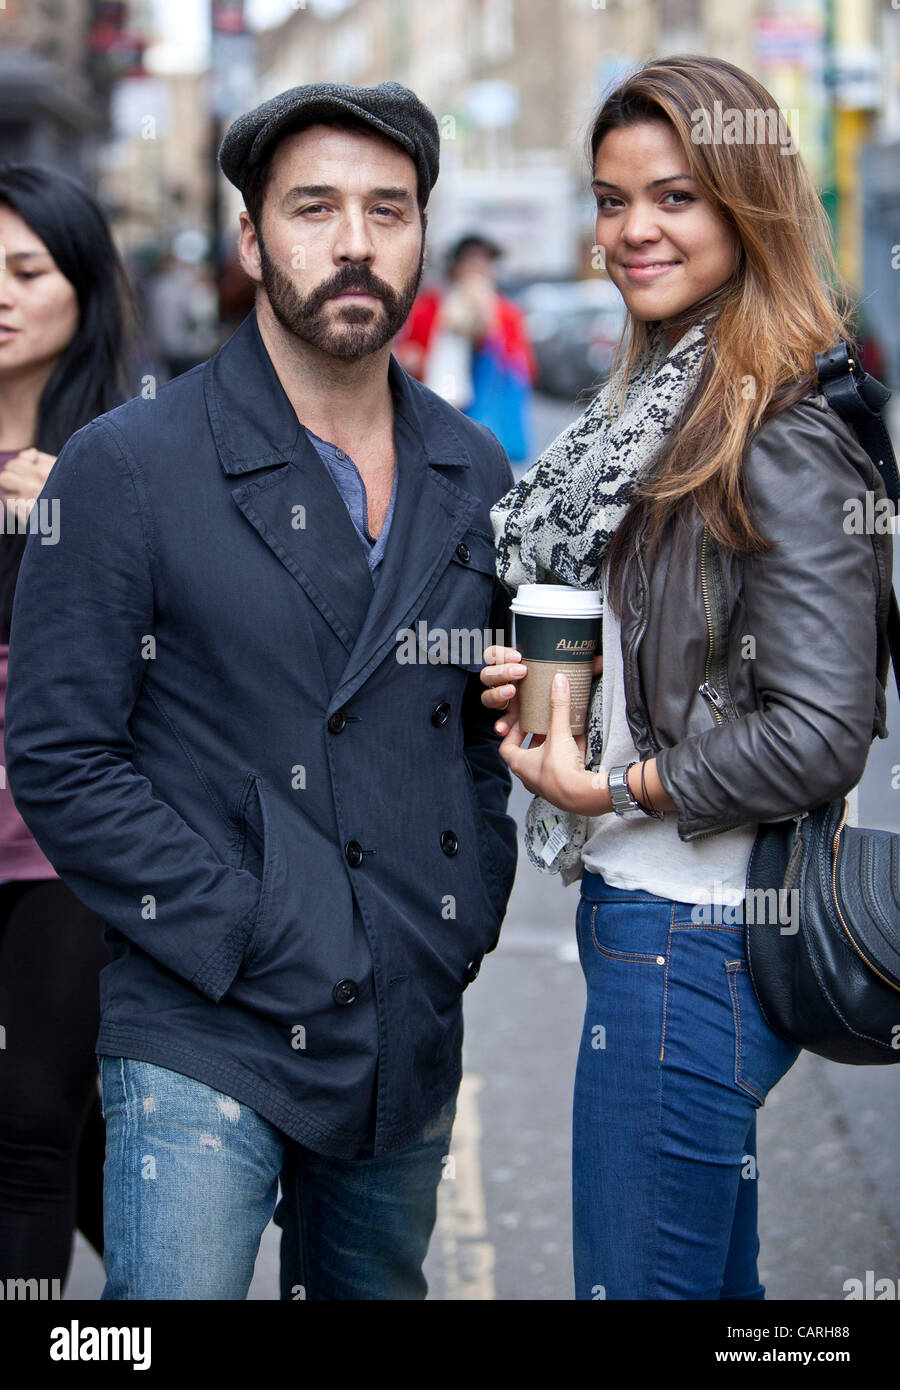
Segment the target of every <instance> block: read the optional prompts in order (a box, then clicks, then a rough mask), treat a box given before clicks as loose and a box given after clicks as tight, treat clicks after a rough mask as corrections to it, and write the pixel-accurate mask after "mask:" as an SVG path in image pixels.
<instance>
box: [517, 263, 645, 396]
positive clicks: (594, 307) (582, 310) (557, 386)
mask: <svg viewBox="0 0 900 1390" xmlns="http://www.w3.org/2000/svg"><path fill="white" fill-rule="evenodd" d="M517 299H518V302H519V305H520V307H521V308H522V310H523V311H524V313H525V322H526V327H527V329H528V333H529V336H530V338H531V342H532V346H533V349H534V355H535V360H536V362H537V389H538V390H539V391H545V392H547V393H548V394H549V395H553V396H563V397H564V398H565V399H567V400H574V399H575V397H576V396H578V395H579V394H580V393H581V392H582V391H585V390H588V389H589V388H591V387H599V386H602V385H603V383H604V382H605V381H606V379H607V378H608V376H609V372H610V368H611V366H612V360H613V354H614V351H615V346H616V343H617V342H618V340H619V336H620V334H621V332H622V325H623V323H624V320H625V305H624V302H623V300H622V296H621V295H620V294H619V292H618V290H617V289H616V288H615V286H614V285H613V284H612V283H611V282H610V281H609V280H567V281H559V282H551V281H547V282H543V283H539V284H534V285H529V286H527V288H525V289H523V290H521V291H520V292H519V294H518V295H517Z"/></svg>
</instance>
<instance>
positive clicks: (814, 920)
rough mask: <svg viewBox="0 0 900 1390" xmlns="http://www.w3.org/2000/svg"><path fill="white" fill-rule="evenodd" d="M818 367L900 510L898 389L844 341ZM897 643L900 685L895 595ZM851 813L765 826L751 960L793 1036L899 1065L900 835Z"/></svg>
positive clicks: (759, 841)
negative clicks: (889, 410)
mask: <svg viewBox="0 0 900 1390" xmlns="http://www.w3.org/2000/svg"><path fill="white" fill-rule="evenodd" d="M816 367H817V369H818V374H819V385H820V388H821V390H822V391H823V392H824V394H825V397H826V399H827V400H828V402H829V404H830V405H831V406H833V408H834V409H835V410H836V411H837V412H838V414H839V415H840V416H841V417H842V418H843V419H844V420H846V421H847V422H848V423H849V424H850V425H852V427H853V428H854V429H855V430H856V433H857V435H858V437H859V440H860V443H861V444H862V445H863V447H864V448H865V450H866V452H867V453H868V454H869V456H870V458H871V459H872V460H873V462H874V463H875V465H876V467H877V468H878V471H879V473H880V475H881V477H882V479H883V481H884V485H885V491H886V493H887V496H888V498H889V499H890V501H891V502H892V504H893V512H894V515H896V514H897V512H898V504H900V477H898V473H897V462H896V459H895V458H894V451H893V448H892V447H891V441H890V435H889V434H888V432H887V428H886V426H885V424H884V421H883V419H882V418H881V415H880V411H881V409H882V407H883V406H884V404H885V402H886V401H887V400H888V399H889V398H890V394H891V393H890V391H888V390H887V389H886V387H884V386H883V385H882V383H881V382H880V381H876V379H875V378H874V377H872V376H869V375H867V374H866V373H865V372H863V371H862V370H861V369H860V368H859V366H858V364H857V363H855V362H854V360H853V358H852V356H851V353H850V350H849V349H848V345H847V344H846V343H843V342H842V343H840V344H839V345H838V346H837V347H835V348H833V349H832V350H831V351H830V352H828V353H820V354H819V355H817V357H816ZM888 641H889V645H890V652H891V661H892V663H893V667H894V677H895V680H896V682H897V689H898V692H900V610H898V606H897V596H896V594H895V593H894V591H893V590H892V591H891V598H890V610H889V616H888ZM847 809H848V808H847V801H846V798H841V799H840V800H838V801H833V802H830V803H829V804H827V805H825V806H820V807H818V808H817V809H815V810H812V811H804V812H803V813H802V814H800V815H797V816H794V817H792V818H791V819H790V820H787V821H778V822H777V823H773V824H770V825H761V826H760V827H759V830H758V832H757V836H756V840H755V842H754V845H753V851H752V853H751V855H750V862H749V866H748V869H747V896H746V899H745V924H746V925H745V930H746V940H747V963H748V967H749V971H750V977H751V979H752V981H753V987H754V989H755V991H756V997H757V999H758V1000H759V1006H760V1008H761V1010H762V1013H763V1017H764V1018H765V1020H766V1022H767V1023H768V1025H769V1027H770V1028H772V1029H773V1031H774V1032H775V1033H777V1034H778V1036H779V1037H780V1038H783V1039H784V1040H785V1041H786V1042H791V1043H794V1044H796V1045H798V1046H800V1047H804V1048H806V1049H807V1050H808V1051H810V1052H816V1053H818V1055H819V1056H820V1057H827V1058H828V1059H829V1061H832V1062H848V1063H852V1064H854V1065H857V1066H864V1065H871V1064H873V1063H874V1064H878V1063H886V1062H900V835H894V834H891V833H890V832H889V831H886V830H864V829H861V828H857V827H855V826H848V825H846V823H845V822H846V818H847ZM786 895H791V896H786Z"/></svg>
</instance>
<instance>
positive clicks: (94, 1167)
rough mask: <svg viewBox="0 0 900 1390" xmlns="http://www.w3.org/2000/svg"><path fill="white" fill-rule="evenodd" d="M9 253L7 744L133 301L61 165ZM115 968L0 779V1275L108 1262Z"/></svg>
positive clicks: (11, 217) (1, 499) (108, 403)
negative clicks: (75, 1258)
mask: <svg viewBox="0 0 900 1390" xmlns="http://www.w3.org/2000/svg"><path fill="white" fill-rule="evenodd" d="M0 248H2V256H0V517H2V518H3V520H4V525H3V527H2V533H0V736H2V719H3V705H4V700H5V693H6V669H7V657H8V653H9V640H10V621H11V614H12V607H13V596H14V593H15V586H16V577H17V575H18V571H19V565H20V562H21V559H22V553H23V550H24V547H25V541H26V534H25V528H26V525H27V526H29V527H30V526H33V525H34V518H31V519H30V520H29V521H28V523H26V522H25V518H26V517H27V516H29V514H30V512H31V508H32V507H33V506H34V502H35V500H36V498H37V496H38V494H39V493H40V491H41V488H42V487H43V485H44V482H45V481H46V479H47V476H48V474H49V472H50V469H51V468H52V467H53V463H54V461H55V459H56V455H57V454H58V453H59V451H60V449H61V448H62V446H63V444H65V442H66V440H67V439H68V438H69V436H70V435H71V434H72V433H74V431H75V430H77V429H80V428H81V426H82V425H86V424H87V423H88V422H89V421H90V420H92V419H93V418H94V417H95V416H97V415H100V414H102V413H103V412H105V411H107V410H110V409H112V408H113V407H114V406H115V405H117V404H119V403H120V402H121V401H122V400H123V399H124V398H125V394H126V393H125V391H124V389H123V380H122V368H121V351H122V344H123V331H124V325H123V316H124V309H125V306H126V304H127V303H128V292H127V289H126V285H125V277H124V273H123V270H122V266H121V262H120V260H119V257H118V254H117V252H116V249H115V247H114V245H113V242H112V239H111V237H110V233H109V229H108V227H107V224H106V221H105V219H104V217H103V214H102V213H101V211H100V209H99V208H98V206H97V204H96V203H95V202H94V200H93V199H92V198H91V197H90V196H89V195H88V194H87V193H86V192H85V190H84V189H83V188H82V187H81V185H80V184H78V183H77V182H76V181H75V180H74V179H72V178H70V177H69V176H68V175H66V174H63V173H60V172H58V171H57V170H54V169H49V168H44V167H42V166H39V165H33V164H22V163H7V164H2V165H0ZM43 520H44V519H43V518H42V517H41V514H40V510H39V511H38V513H37V521H38V523H39V527H38V528H35V529H41V534H42V537H44V538H45V539H46V541H47V542H48V543H52V533H51V531H50V528H48V529H47V531H46V532H44V531H43V529H42V528H41V525H40V523H42V522H43ZM58 524H61V525H65V518H59V520H58ZM97 524H98V526H102V525H103V518H102V517H98V519H97ZM59 601H60V603H65V602H66V596H65V594H60V596H59ZM72 698H73V699H77V698H78V692H77V691H73V692H72ZM108 959H109V955H108V953H107V950H106V947H105V946H104V944H103V923H102V921H101V919H100V918H99V917H97V916H96V915H95V914H94V913H93V912H89V911H88V909H87V908H85V907H83V906H82V904H81V903H80V902H79V900H78V899H77V898H76V897H75V896H74V894H73V893H72V892H71V891H70V890H69V889H68V888H67V887H66V885H65V884H64V883H63V882H62V881H61V880H60V879H59V878H57V876H56V874H55V873H54V871H53V867H52V865H51V864H50V863H49V862H48V861H47V860H46V859H45V858H44V855H43V854H42V853H41V851H40V849H39V848H38V846H37V844H36V843H35V841H34V840H33V839H32V837H31V835H30V834H29V832H28V830H27V828H26V826H25V824H24V822H23V821H22V819H21V817H20V816H19V815H18V813H17V811H16V808H15V806H14V805H13V801H12V796H11V794H10V791H9V789H8V787H7V785H6V777H5V775H3V776H0V1043H2V1050H0V1279H5V1278H46V1279H58V1280H60V1282H62V1281H63V1280H64V1279H65V1277H66V1274H67V1272H68V1267H69V1261H70V1257H71V1249H72V1236H73V1232H74V1229H75V1227H76V1225H77V1226H78V1227H79V1228H80V1229H81V1231H82V1232H83V1233H84V1235H85V1236H86V1237H87V1239H88V1240H89V1241H90V1242H91V1244H92V1245H93V1246H94V1248H95V1249H96V1250H97V1252H98V1253H100V1254H102V1250H103V1217H102V1192H103V1154H104V1129H103V1117H102V1114H101V1110H100V1102H99V1093H98V1088H97V1063H96V1057H95V1055H94V1045H95V1042H96V1038H97V1030H98V1026H99V1003H98V983H97V981H98V975H99V972H100V970H101V968H102V967H103V966H104V965H105V964H106V962H107V961H108Z"/></svg>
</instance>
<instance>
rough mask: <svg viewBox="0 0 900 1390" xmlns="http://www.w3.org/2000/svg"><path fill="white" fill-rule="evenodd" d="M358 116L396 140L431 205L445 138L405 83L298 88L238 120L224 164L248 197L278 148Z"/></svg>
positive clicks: (222, 152)
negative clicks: (290, 138)
mask: <svg viewBox="0 0 900 1390" xmlns="http://www.w3.org/2000/svg"><path fill="white" fill-rule="evenodd" d="M335 116H354V117H355V118H356V119H357V120H359V121H365V123H366V124H367V125H370V126H371V127H372V128H373V130H377V131H378V132H379V134H380V135H383V136H385V138H386V139H388V140H393V141H394V142H395V143H396V144H398V145H399V146H400V147H401V149H404V150H405V151H406V153H407V154H408V155H410V157H411V158H412V159H413V161H414V162H415V166H416V171H417V173H418V176H419V197H420V199H421V201H422V203H423V204H424V203H426V202H427V200H428V195H429V193H430V192H431V190H432V188H433V187H434V184H435V183H436V181H437V176H438V164H439V159H440V135H439V133H438V124H437V121H436V120H435V118H434V114H433V112H431V111H429V109H428V107H427V106H426V105H425V104H424V102H421V101H420V100H419V98H418V97H417V96H416V94H415V92H411V91H410V89H409V88H408V87H403V86H401V85H400V83H399V82H381V83H380V84H379V85H378V86H377V87H348V86H344V85H343V84H341V83H337V82H313V83H310V85H309V86H306V87H292V88H291V89H290V91H288V92H280V93H279V94H278V96H277V97H272V99H271V101H264V102H263V104H262V106H257V107H256V108H255V110H253V111H248V112H247V113H246V115H243V116H238V118H237V120H236V121H234V122H233V123H232V124H231V125H230V126H229V127H228V130H227V131H226V132H225V138H224V140H223V141H222V144H221V146H220V148H219V165H220V167H221V169H222V173H223V174H224V175H225V177H226V178H227V179H230V180H231V182H232V183H233V184H234V185H235V187H236V188H239V189H240V190H241V192H242V193H243V192H244V190H245V188H246V185H247V180H248V177H249V175H250V173H251V171H252V170H253V169H254V167H255V166H256V165H258V164H259V163H260V161H261V160H262V159H263V157H264V155H265V154H266V152H267V151H268V150H269V149H270V148H271V146H272V144H273V143H274V142H275V141H276V140H278V139H279V138H280V137H281V136H282V135H287V134H290V133H291V132H292V131H294V130H298V129H300V128H301V127H302V126H305V125H312V124H313V122H315V121H317V120H328V119H330V118H333V117H335Z"/></svg>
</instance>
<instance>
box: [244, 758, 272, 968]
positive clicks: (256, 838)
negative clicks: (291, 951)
mask: <svg viewBox="0 0 900 1390" xmlns="http://www.w3.org/2000/svg"><path fill="white" fill-rule="evenodd" d="M239 816H240V821H241V825H242V830H243V840H242V851H241V863H240V867H241V868H242V869H246V870H247V871H248V873H251V874H253V875H254V877H255V878H258V879H259V881H260V890H259V905H258V907H257V911H256V922H255V924H254V927H253V932H252V934H251V937H250V940H249V942H248V943H247V951H246V954H245V956H244V963H243V966H242V973H246V972H247V971H248V970H249V969H250V968H251V967H252V965H253V963H254V961H255V960H256V959H257V957H258V955H259V952H260V950H261V949H262V947H263V946H264V945H265V942H266V940H267V937H268V931H269V926H270V924H271V919H272V905H273V896H274V887H275V882H274V880H275V868H276V862H277V856H276V853H275V846H274V841H273V835H272V820H271V815H270V813H269V811H268V809H267V806H266V794H265V791H264V789H263V781H262V778H261V777H260V776H258V774H256V773H250V774H248V777H247V782H246V785H245V788H244V792H243V795H242V797H241V802H240V807H239Z"/></svg>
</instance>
